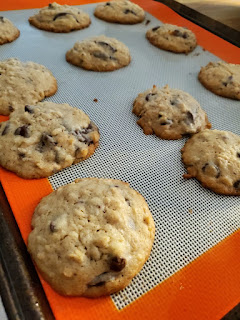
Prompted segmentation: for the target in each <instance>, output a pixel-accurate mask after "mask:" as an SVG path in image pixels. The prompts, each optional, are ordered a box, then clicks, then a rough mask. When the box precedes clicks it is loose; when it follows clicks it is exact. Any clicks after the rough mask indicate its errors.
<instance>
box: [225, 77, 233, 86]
mask: <svg viewBox="0 0 240 320" xmlns="http://www.w3.org/2000/svg"><path fill="white" fill-rule="evenodd" d="M232 79H233V76H229V77H228V78H227V81H225V82H223V85H224V86H225V87H226V86H227V85H228V84H230V83H231V82H232Z"/></svg>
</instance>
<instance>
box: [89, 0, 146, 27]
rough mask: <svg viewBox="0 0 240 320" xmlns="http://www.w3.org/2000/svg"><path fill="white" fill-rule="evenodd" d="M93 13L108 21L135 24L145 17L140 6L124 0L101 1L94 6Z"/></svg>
mask: <svg viewBox="0 0 240 320" xmlns="http://www.w3.org/2000/svg"><path fill="white" fill-rule="evenodd" d="M94 15H95V17H97V18H99V19H102V20H105V21H108V22H115V23H122V24H135V23H139V22H142V21H143V20H144V19H145V12H144V10H143V9H142V8H141V7H139V6H138V5H137V4H135V3H132V2H131V1H125V0H117V1H109V2H105V3H101V4H99V5H98V6H97V7H96V9H95V11H94Z"/></svg>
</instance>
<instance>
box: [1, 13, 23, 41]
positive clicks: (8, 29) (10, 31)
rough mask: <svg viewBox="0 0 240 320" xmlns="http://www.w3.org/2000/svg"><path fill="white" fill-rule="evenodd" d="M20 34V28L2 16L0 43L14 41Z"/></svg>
mask: <svg viewBox="0 0 240 320" xmlns="http://www.w3.org/2000/svg"><path fill="white" fill-rule="evenodd" d="M19 35H20V31H19V30H18V28H17V27H15V25H14V24H13V23H12V22H11V21H10V20H8V19H6V18H4V17H2V16H0V45H1V44H4V43H8V42H12V41H14V40H15V39H17V38H18V37H19Z"/></svg>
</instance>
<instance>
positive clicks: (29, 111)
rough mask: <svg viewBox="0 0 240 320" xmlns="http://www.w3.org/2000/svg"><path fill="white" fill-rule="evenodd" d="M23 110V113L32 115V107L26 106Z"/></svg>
mask: <svg viewBox="0 0 240 320" xmlns="http://www.w3.org/2000/svg"><path fill="white" fill-rule="evenodd" d="M24 110H25V112H28V113H34V110H33V107H31V106H28V105H27V106H25V108H24Z"/></svg>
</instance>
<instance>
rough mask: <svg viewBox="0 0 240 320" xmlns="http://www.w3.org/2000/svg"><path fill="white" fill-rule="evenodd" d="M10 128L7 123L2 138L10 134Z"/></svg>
mask: <svg viewBox="0 0 240 320" xmlns="http://www.w3.org/2000/svg"><path fill="white" fill-rule="evenodd" d="M9 126H10V125H9V123H7V124H6V126H5V128H4V129H3V132H2V136H5V134H7V133H8V131H9Z"/></svg>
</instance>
